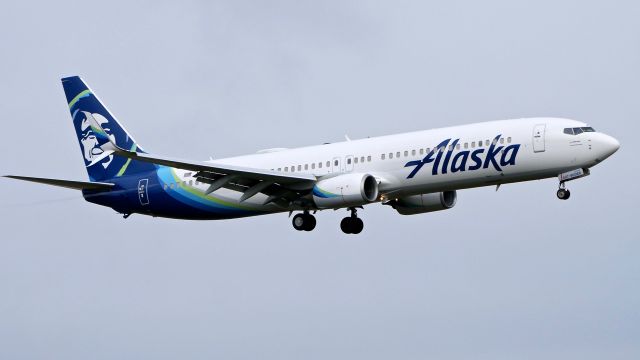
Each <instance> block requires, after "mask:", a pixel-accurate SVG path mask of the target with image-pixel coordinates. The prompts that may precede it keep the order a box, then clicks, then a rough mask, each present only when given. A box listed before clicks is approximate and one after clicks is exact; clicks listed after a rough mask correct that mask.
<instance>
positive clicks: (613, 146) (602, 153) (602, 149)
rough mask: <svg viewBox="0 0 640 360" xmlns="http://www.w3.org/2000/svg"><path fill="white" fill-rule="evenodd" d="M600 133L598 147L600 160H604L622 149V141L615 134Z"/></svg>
mask: <svg viewBox="0 0 640 360" xmlns="http://www.w3.org/2000/svg"><path fill="white" fill-rule="evenodd" d="M599 135H600V136H599V137H598V140H597V142H596V144H597V147H598V155H599V156H598V160H599V161H602V160H604V159H606V158H608V157H609V156H611V155H613V153H615V152H616V151H618V149H620V142H619V141H618V140H616V138H614V137H613V136H609V135H605V134H599Z"/></svg>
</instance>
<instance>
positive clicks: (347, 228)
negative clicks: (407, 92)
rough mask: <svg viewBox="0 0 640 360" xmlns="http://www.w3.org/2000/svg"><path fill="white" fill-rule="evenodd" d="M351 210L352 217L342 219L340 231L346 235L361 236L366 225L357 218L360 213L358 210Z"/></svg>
mask: <svg viewBox="0 0 640 360" xmlns="http://www.w3.org/2000/svg"><path fill="white" fill-rule="evenodd" d="M349 210H350V211H351V216H348V217H346V218H344V219H342V221H341V222H340V229H341V230H342V232H344V233H345V234H359V233H360V232H362V229H363V228H364V223H363V222H362V219H360V218H359V217H358V216H357V212H358V211H357V210H356V208H353V207H351V208H349Z"/></svg>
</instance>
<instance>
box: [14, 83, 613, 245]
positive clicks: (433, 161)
mask: <svg viewBox="0 0 640 360" xmlns="http://www.w3.org/2000/svg"><path fill="white" fill-rule="evenodd" d="M62 85H63V88H64V92H65V95H66V99H67V103H68V105H69V111H70V112H71V117H72V120H73V126H74V128H75V131H76V134H77V137H78V141H79V144H80V149H81V151H82V155H83V158H84V164H85V167H86V169H87V173H88V175H89V181H71V180H61V179H51V178H38V177H27V176H15V175H6V177H9V178H13V179H18V180H26V181H32V182H36V183H42V184H47V185H54V186H60V187H65V188H71V189H77V190H81V191H82V195H83V197H84V199H85V200H86V201H88V202H91V203H94V204H98V205H103V206H107V207H110V208H112V209H113V210H115V211H116V212H118V213H120V214H122V215H123V216H124V218H127V217H129V216H130V215H131V214H143V215H150V216H154V217H164V218H174V219H192V220H216V219H231V218H240V217H247V216H256V215H266V214H272V213H281V212H288V213H289V216H290V217H291V215H292V214H293V213H294V212H295V213H296V215H295V216H294V217H293V219H292V224H293V227H294V228H295V229H296V230H299V231H311V230H313V229H314V228H315V226H316V219H315V216H314V215H313V214H315V213H316V212H317V211H320V210H327V209H334V210H337V209H346V210H348V211H349V212H350V214H349V216H347V217H345V218H344V219H342V221H341V222H340V228H341V230H342V231H343V232H344V233H346V234H358V233H360V232H361V231H362V230H363V227H364V224H363V221H362V219H361V218H359V217H358V216H357V212H358V209H363V206H364V205H368V204H373V203H381V204H383V205H388V206H390V207H391V208H393V209H395V210H396V211H397V212H398V213H399V214H402V215H414V214H422V213H428V212H433V211H441V210H447V209H451V208H452V207H454V206H455V205H456V202H457V191H458V190H462V189H468V188H476V187H482V186H496V190H497V189H498V188H499V187H500V186H501V185H503V184H509V183H516V182H523V181H531V180H539V179H546V178H555V177H557V178H558V184H559V185H558V190H557V192H556V196H557V197H558V198H559V199H561V200H567V199H569V197H570V195H571V193H570V191H569V189H568V188H567V187H566V183H567V182H568V181H571V180H575V179H579V178H582V177H584V176H587V175H589V174H590V168H592V167H593V166H595V165H597V164H599V163H601V162H602V161H603V160H605V159H606V158H608V157H609V156H611V155H612V154H613V153H615V152H616V151H617V150H618V149H619V148H620V143H619V142H618V141H617V140H616V139H615V138H613V137H611V136H609V135H606V134H603V133H601V132H598V131H596V130H595V129H594V128H592V127H590V126H588V125H587V124H585V123H583V122H579V121H576V120H570V119H562V118H547V117H539V118H524V119H512V120H500V121H490V122H483V123H476V124H469V125H462V126H452V127H446V128H440V129H432V130H426V131H417V132H409V133H404V134H396V135H388V136H380V137H371V138H364V139H358V140H350V139H349V138H348V137H347V138H346V141H343V142H338V143H331V144H328V143H327V144H322V145H315V146H308V147H302V148H295V149H286V148H274V149H267V150H261V151H258V152H257V153H255V154H251V155H244V156H237V157H231V158H223V159H215V160H214V159H211V160H209V161H190V160H181V159H174V158H171V157H165V156H158V155H153V154H150V153H147V152H146V151H144V150H143V149H142V147H141V146H140V145H139V144H138V143H137V142H136V141H135V140H134V139H133V137H132V136H131V135H130V134H129V133H128V132H127V130H125V128H124V127H123V126H122V125H121V124H120V123H119V122H118V121H117V120H116V118H115V117H114V116H113V115H112V114H111V112H109V111H108V110H107V108H106V107H105V105H104V104H103V102H102V101H100V100H99V99H98V97H97V95H96V94H95V92H93V91H92V90H91V89H90V88H89V87H88V86H87V84H86V83H85V82H84V81H83V80H82V79H81V78H80V77H78V76H72V77H66V78H63V79H62Z"/></svg>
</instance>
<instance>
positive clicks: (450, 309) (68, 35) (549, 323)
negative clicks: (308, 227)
mask: <svg viewBox="0 0 640 360" xmlns="http://www.w3.org/2000/svg"><path fill="white" fill-rule="evenodd" d="M638 19H640V5H638V2H637V1H599V2H597V1H591V2H585V1H558V0H553V1H546V0H536V1H493V0H490V1H482V2H478V1H467V2H463V1H434V2H427V1H397V0H396V1H388V2H367V1H361V2H354V1H323V2H319V1H269V2H262V1H229V2H217V1H210V2H209V1H206V2H205V1H202V2H198V1H180V2H175V3H170V2H162V1H149V2H137V3H134V2H129V1H106V2H101V3H100V4H90V3H89V2H77V3H70V2H66V1H52V2H42V3H34V2H18V1H12V2H5V3H3V4H2V6H1V10H0V44H1V46H2V52H1V54H2V56H0V69H1V70H0V71H1V73H2V81H1V82H0V99H2V100H1V101H0V121H2V124H3V128H2V130H3V131H2V134H3V136H2V141H1V142H0V173H2V174H25V175H33V176H45V177H59V178H68V179H79V180H85V179H87V175H86V173H85V170H84V166H83V161H82V157H81V154H80V151H79V147H78V144H77V141H76V138H75V135H74V132H73V129H72V125H71V119H70V116H69V113H68V109H67V106H66V102H65V98H64V94H63V91H62V87H61V85H60V82H59V79H60V77H62V76H69V75H81V76H83V77H84V78H85V80H87V81H88V83H89V84H90V85H91V86H92V88H93V89H94V90H95V91H96V92H97V93H98V94H99V95H100V97H101V98H102V100H103V101H105V102H106V103H107V104H108V106H109V108H110V109H111V110H112V111H113V112H114V113H115V115H116V116H117V117H118V118H119V120H120V121H121V122H123V123H124V124H125V125H126V127H127V128H128V130H129V131H130V132H131V133H132V134H133V135H134V136H135V138H136V140H137V141H138V142H140V143H141V144H142V145H143V146H144V147H145V149H146V150H147V151H150V152H153V153H158V154H163V155H172V156H176V157H183V158H191V159H207V158H208V157H209V156H213V157H224V156H231V155H238V154H243V153H251V152H254V151H256V150H259V149H263V148H271V147H296V146H303V145H311V144H318V143H322V142H327V141H339V140H341V139H343V135H344V134H349V136H351V137H352V138H360V137H366V136H376V135H383V134H388V133H397V132H404V131H412V130H418V129H428V128H434V127H441V126H448V125H455V124H465V123H471V122H477V121H485V120H493V119H503V118H513V117H528V116H562V117H570V118H575V119H579V120H583V121H586V122H588V123H589V124H591V125H592V126H594V127H595V128H596V129H597V130H600V131H603V132H605V133H608V134H610V135H613V136H614V137H616V138H618V139H619V140H620V141H621V143H622V148H621V149H620V151H619V152H618V153H616V154H615V155H614V156H613V157H612V158H610V159H609V160H607V161H606V162H604V163H603V164H601V165H599V166H597V167H595V168H594V169H593V171H592V176H589V177H587V178H584V179H580V180H577V181H575V182H572V183H571V184H570V188H571V190H572V197H571V200H569V201H559V200H557V199H556V197H555V190H556V188H557V183H556V181H554V180H553V179H550V180H545V181H537V182H531V183H523V184H514V185H508V186H503V187H502V188H501V189H500V191H499V192H495V190H494V189H493V188H482V189H474V190H465V191H461V192H459V194H458V195H459V198H458V205H457V206H456V207H455V208H454V209H452V210H450V211H446V212H440V213H434V214H424V215H416V216H409V217H404V216H400V215H397V214H396V213H395V212H394V211H393V210H392V209H391V208H388V207H383V206H381V205H371V206H367V207H366V209H365V210H364V211H361V212H360V214H361V216H362V218H363V219H364V221H365V230H364V232H363V233H362V234H361V235H360V236H346V235H343V234H342V233H341V232H340V230H339V227H338V224H339V221H340V218H341V217H343V216H345V214H346V212H333V211H328V212H322V213H320V214H319V215H318V226H317V228H316V230H315V231H313V232H311V233H299V232H297V231H294V230H293V229H292V227H291V224H290V220H289V219H288V218H287V215H286V214H278V215H269V216H263V217H257V218H249V219H242V220H230V221H217V222H214V221H210V222H193V221H177V220H167V219H153V218H147V217H143V216H136V215H134V216H131V217H130V218H129V219H127V220H123V219H122V218H121V217H120V216H119V215H118V214H116V213H115V212H114V211H112V210H111V209H108V208H103V207H99V206H95V205H91V204H89V203H86V202H84V200H82V198H81V196H80V194H79V193H76V192H74V191H71V190H65V189H58V188H51V187H46V186H39V185H35V184H28V183H22V182H17V181H12V180H8V179H0V184H1V186H0V199H1V200H0V219H1V220H0V221H1V224H2V230H3V234H2V237H1V239H0V358H2V359H113V358H117V359H143V358H153V359H176V358H192V359H212V358H217V359H256V358H259V359H328V358H331V359H354V358H366V359H391V358H393V359H425V358H434V359H470V358H472V359H514V358H516V359H603V358H606V359H638V358H640V288H639V284H640V265H639V261H638V259H639V258H640V256H639V255H640V245H639V243H638V240H639V238H640V236H638V226H637V219H638V204H639V202H640V196H639V195H638V190H637V186H636V183H637V179H638V176H639V175H640V174H639V167H638V163H637V161H638V158H637V156H638V155H637V154H638V152H639V150H640V149H639V147H638V142H637V139H638V133H640V126H639V125H638V121H639V120H640V110H639V107H638V97H639V96H640V91H639V90H640V89H639V88H640V85H639V84H640V71H639V70H638V68H639V66H640V21H638Z"/></svg>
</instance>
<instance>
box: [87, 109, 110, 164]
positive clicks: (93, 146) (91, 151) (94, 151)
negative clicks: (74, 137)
mask: <svg viewBox="0 0 640 360" xmlns="http://www.w3.org/2000/svg"><path fill="white" fill-rule="evenodd" d="M80 113H81V114H79V116H83V119H82V120H81V121H80V123H79V124H78V126H79V129H78V130H79V132H78V133H79V134H80V144H81V146H82V154H83V155H84V160H85V161H86V163H87V164H86V166H87V167H89V166H93V165H95V164H101V165H102V167H104V168H105V169H106V168H107V167H108V166H109V165H110V164H111V161H113V155H109V156H107V157H105V158H104V160H102V161H98V162H94V161H95V160H96V159H98V158H99V157H100V155H102V153H103V152H104V151H103V150H102V149H101V148H100V146H101V145H103V143H104V142H103V143H101V142H100V141H99V138H100V137H104V136H108V137H109V138H110V139H111V140H112V141H114V142H115V136H114V135H113V134H112V133H111V129H109V120H107V118H105V117H104V116H102V115H100V114H97V113H95V114H92V113H90V112H88V111H81V112H80ZM91 118H93V119H94V120H95V123H98V124H100V126H101V129H96V128H94V127H92V126H91Z"/></svg>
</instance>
